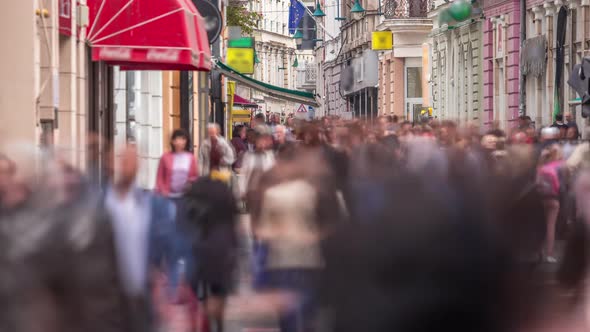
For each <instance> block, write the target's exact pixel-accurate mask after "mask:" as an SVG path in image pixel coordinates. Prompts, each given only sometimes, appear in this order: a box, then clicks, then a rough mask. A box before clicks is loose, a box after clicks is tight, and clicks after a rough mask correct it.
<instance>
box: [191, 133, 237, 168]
mask: <svg viewBox="0 0 590 332" xmlns="http://www.w3.org/2000/svg"><path fill="white" fill-rule="evenodd" d="M220 131H221V128H220V127H219V125H218V124H216V123H210V124H209V125H207V138H206V139H205V140H204V141H203V143H202V144H201V149H200V150H199V171H200V172H201V173H200V174H201V175H202V176H209V175H211V173H213V172H217V173H225V172H229V169H230V168H231V166H232V165H233V164H234V162H235V161H236V155H235V152H234V149H233V148H232V146H231V144H230V143H229V142H228V141H227V140H226V139H225V137H223V136H221V135H220Z"/></svg>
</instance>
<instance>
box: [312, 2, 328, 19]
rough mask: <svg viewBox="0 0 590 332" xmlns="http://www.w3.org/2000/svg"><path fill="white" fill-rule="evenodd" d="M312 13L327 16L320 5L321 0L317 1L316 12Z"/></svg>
mask: <svg viewBox="0 0 590 332" xmlns="http://www.w3.org/2000/svg"><path fill="white" fill-rule="evenodd" d="M312 15H313V17H324V16H326V13H324V11H323V10H322V7H321V6H320V1H319V0H318V2H317V3H316V6H315V12H313V14H312Z"/></svg>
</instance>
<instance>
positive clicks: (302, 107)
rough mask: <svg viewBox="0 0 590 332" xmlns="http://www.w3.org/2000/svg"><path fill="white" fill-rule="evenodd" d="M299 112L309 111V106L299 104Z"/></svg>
mask: <svg viewBox="0 0 590 332" xmlns="http://www.w3.org/2000/svg"><path fill="white" fill-rule="evenodd" d="M297 113H307V107H305V105H303V104H301V106H299V108H298V109H297Z"/></svg>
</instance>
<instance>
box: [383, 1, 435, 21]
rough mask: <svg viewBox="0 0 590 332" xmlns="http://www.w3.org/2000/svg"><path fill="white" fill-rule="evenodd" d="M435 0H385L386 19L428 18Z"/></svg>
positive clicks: (384, 11) (384, 12)
mask: <svg viewBox="0 0 590 332" xmlns="http://www.w3.org/2000/svg"><path fill="white" fill-rule="evenodd" d="M433 5H434V0H384V3H383V14H384V16H385V19H407V18H426V17H427V15H428V12H429V11H430V10H431V9H432V7H433Z"/></svg>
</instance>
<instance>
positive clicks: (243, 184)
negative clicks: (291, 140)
mask: <svg viewBox="0 0 590 332" xmlns="http://www.w3.org/2000/svg"><path fill="white" fill-rule="evenodd" d="M255 131H256V141H255V142H256V143H255V150H254V152H247V153H246V154H245V155H244V160H243V163H242V170H241V177H240V184H239V187H240V196H241V197H242V198H245V199H246V202H247V201H248V198H247V195H248V192H249V191H252V190H256V188H257V186H258V180H259V178H260V175H261V174H262V173H263V172H266V171H268V170H269V169H271V168H272V167H273V166H274V164H275V156H274V153H273V150H272V148H273V141H272V132H271V130H270V128H268V127H266V126H258V127H256V128H255Z"/></svg>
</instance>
